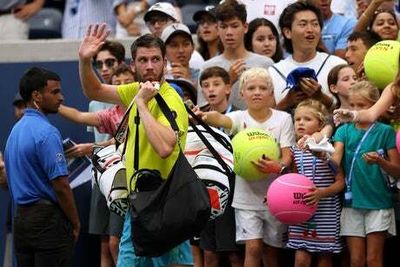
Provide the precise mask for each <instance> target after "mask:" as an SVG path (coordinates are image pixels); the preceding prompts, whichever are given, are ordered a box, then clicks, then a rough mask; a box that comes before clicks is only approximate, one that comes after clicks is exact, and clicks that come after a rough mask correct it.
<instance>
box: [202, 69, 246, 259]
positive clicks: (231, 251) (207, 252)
mask: <svg viewBox="0 0 400 267" xmlns="http://www.w3.org/2000/svg"><path fill="white" fill-rule="evenodd" d="M199 84H200V86H201V89H202V92H203V96H204V98H205V99H206V100H207V102H208V105H206V106H204V107H202V110H203V111H211V110H213V111H217V112H219V113H221V114H227V113H229V112H232V111H234V110H237V108H235V107H233V106H232V105H231V104H229V103H228V99H229V95H230V93H231V85H230V78H229V73H228V72H227V71H226V70H224V69H223V68H221V67H210V68H207V69H205V70H204V71H203V72H202V73H201V76H200V79H199ZM230 187H231V191H232V192H233V188H234V187H235V181H230ZM232 195H233V194H231V196H230V198H229V202H228V205H227V207H226V208H225V212H224V214H223V215H221V216H219V217H217V218H216V219H215V220H212V221H209V222H208V223H207V225H206V227H205V228H204V230H203V231H202V232H201V233H200V248H201V249H203V250H204V263H205V266H219V265H220V264H221V263H222V262H223V260H222V259H221V256H227V258H228V260H229V262H230V265H231V266H233V267H238V266H243V259H242V257H241V255H240V254H239V248H238V246H237V245H236V242H235V234H236V229H235V211H234V209H233V208H232V206H231V205H232Z"/></svg>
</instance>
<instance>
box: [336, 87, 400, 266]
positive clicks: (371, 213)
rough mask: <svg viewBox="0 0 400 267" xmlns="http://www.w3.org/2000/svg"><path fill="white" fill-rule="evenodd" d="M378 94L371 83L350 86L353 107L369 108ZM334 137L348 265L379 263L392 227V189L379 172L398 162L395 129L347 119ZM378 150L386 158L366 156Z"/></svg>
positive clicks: (394, 165) (392, 167) (375, 264)
mask: <svg viewBox="0 0 400 267" xmlns="http://www.w3.org/2000/svg"><path fill="white" fill-rule="evenodd" d="M378 99H379V91H378V89H377V88H376V87H375V86H374V85H372V84H371V83H370V82H367V81H362V82H358V83H356V84H354V85H353V86H352V87H351V88H350V95H349V100H350V107H351V109H352V110H353V111H357V112H358V111H360V110H363V109H368V108H370V107H372V106H373V105H374V103H376V101H378ZM334 140H335V149H336V152H335V154H334V155H333V158H334V160H335V161H336V162H337V163H339V164H340V163H341V164H342V166H343V168H344V172H345V177H346V180H345V181H346V190H345V194H344V200H345V201H344V208H343V210H342V215H341V220H340V222H341V227H340V233H341V235H343V236H345V237H346V242H347V245H348V247H349V252H350V261H351V266H365V264H366V263H367V265H368V266H383V248H384V242H385V237H386V236H387V233H389V234H392V235H394V234H395V232H396V229H395V217H394V210H393V202H392V193H391V191H390V189H389V186H388V185H387V179H386V177H385V175H384V172H387V173H390V172H392V170H393V169H396V167H398V166H400V157H399V155H398V153H397V151H396V144H395V132H394V130H393V129H392V128H391V127H390V126H388V125H385V124H382V123H379V122H374V123H369V122H368V123H366V122H356V123H348V124H345V125H342V126H341V127H339V128H338V129H337V131H336V133H335V136H334ZM378 150H383V151H384V153H385V154H386V157H387V159H383V158H382V159H381V160H379V161H371V156H374V155H375V153H376V152H377V151H378ZM367 252H368V257H367Z"/></svg>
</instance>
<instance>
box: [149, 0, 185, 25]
mask: <svg viewBox="0 0 400 267" xmlns="http://www.w3.org/2000/svg"><path fill="white" fill-rule="evenodd" d="M156 12H161V13H163V14H165V15H167V16H169V17H171V19H173V20H174V21H178V14H177V13H176V10H175V8H174V6H173V5H171V4H170V3H168V2H159V3H156V4H154V5H152V6H151V7H150V8H149V10H147V12H146V14H144V17H143V19H144V21H145V22H148V21H149V20H150V17H151V15H152V14H154V13H156Z"/></svg>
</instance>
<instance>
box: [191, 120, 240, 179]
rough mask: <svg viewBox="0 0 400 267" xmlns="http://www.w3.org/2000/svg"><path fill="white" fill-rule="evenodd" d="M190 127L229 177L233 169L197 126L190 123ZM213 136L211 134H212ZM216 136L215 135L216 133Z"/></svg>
mask: <svg viewBox="0 0 400 267" xmlns="http://www.w3.org/2000/svg"><path fill="white" fill-rule="evenodd" d="M189 123H190V126H192V128H193V130H194V131H195V132H196V134H197V135H198V136H199V138H200V139H201V141H202V142H203V143H204V144H205V146H206V147H207V148H208V150H209V151H210V152H211V154H212V155H213V157H214V158H215V159H216V160H217V161H218V163H219V164H220V165H221V167H222V168H223V169H224V170H225V173H226V174H227V175H228V176H229V175H230V174H231V173H233V171H232V169H231V168H230V167H229V166H228V164H226V162H225V161H224V160H223V159H222V157H221V156H220V154H219V153H218V152H217V151H216V150H215V148H214V147H213V146H212V145H211V144H210V142H209V141H208V140H207V138H206V137H205V136H204V134H203V133H202V132H201V131H200V130H199V129H198V128H197V126H196V125H195V124H194V123H193V122H189ZM210 134H211V133H210ZM214 134H215V133H214Z"/></svg>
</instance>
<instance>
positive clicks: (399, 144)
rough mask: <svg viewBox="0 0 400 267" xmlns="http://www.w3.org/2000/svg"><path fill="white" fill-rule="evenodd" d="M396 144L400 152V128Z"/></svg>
mask: <svg viewBox="0 0 400 267" xmlns="http://www.w3.org/2000/svg"><path fill="white" fill-rule="evenodd" d="M396 146H397V151H399V153H400V130H399V131H398V132H397V135H396Z"/></svg>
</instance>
